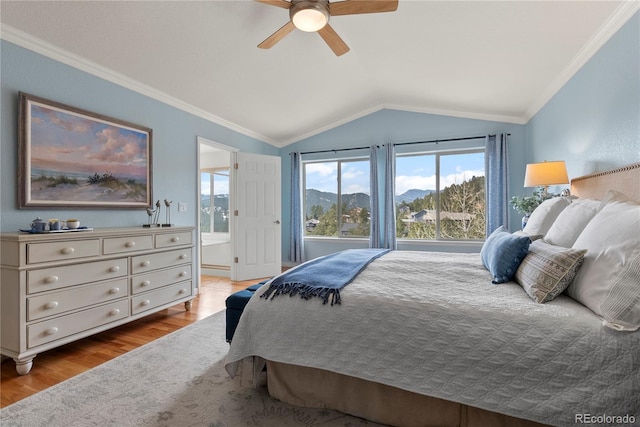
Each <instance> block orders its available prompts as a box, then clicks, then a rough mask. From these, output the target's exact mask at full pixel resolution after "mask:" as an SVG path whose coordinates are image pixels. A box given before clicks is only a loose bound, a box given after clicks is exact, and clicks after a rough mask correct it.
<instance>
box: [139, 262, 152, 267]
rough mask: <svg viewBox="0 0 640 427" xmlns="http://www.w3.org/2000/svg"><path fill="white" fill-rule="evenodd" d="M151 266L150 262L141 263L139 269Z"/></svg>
mask: <svg viewBox="0 0 640 427" xmlns="http://www.w3.org/2000/svg"><path fill="white" fill-rule="evenodd" d="M150 265H151V261H142V262H141V263H140V267H149V266H150Z"/></svg>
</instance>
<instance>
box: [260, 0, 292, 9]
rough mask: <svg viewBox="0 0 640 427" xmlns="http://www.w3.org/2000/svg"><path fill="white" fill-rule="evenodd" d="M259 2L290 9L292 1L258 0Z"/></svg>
mask: <svg viewBox="0 0 640 427" xmlns="http://www.w3.org/2000/svg"><path fill="white" fill-rule="evenodd" d="M256 1H257V2H258V3H264V4H268V5H271V6H276V7H281V8H283V9H289V8H290V7H291V2H289V1H286V0H256Z"/></svg>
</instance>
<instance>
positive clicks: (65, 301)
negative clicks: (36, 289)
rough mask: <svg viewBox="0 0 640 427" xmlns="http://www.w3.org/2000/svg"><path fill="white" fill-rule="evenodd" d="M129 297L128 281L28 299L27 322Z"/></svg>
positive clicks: (123, 279)
mask: <svg viewBox="0 0 640 427" xmlns="http://www.w3.org/2000/svg"><path fill="white" fill-rule="evenodd" d="M127 295H128V292H127V279H126V278H122V279H119V280H114V281H109V282H102V283H96V284H94V285H89V286H78V287H74V288H73V289H67V290H64V291H58V292H52V293H49V294H45V295H38V296H35V297H29V298H27V321H28V322H29V321H32V320H37V319H42V318H43V317H48V316H53V315H55V314H60V313H64V312H67V311H71V310H76V309H78V308H82V307H88V306H90V305H94V304H100V303H103V302H107V301H111V300H114V299H118V298H124V297H126V296H127Z"/></svg>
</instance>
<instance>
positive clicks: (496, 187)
mask: <svg viewBox="0 0 640 427" xmlns="http://www.w3.org/2000/svg"><path fill="white" fill-rule="evenodd" d="M484 161H485V171H486V174H487V176H486V184H485V185H486V209H487V221H486V222H487V224H486V233H487V237H489V235H490V234H491V233H492V232H493V231H494V230H495V229H496V228H498V227H500V226H501V225H504V226H505V227H506V228H507V229H508V228H509V204H508V197H509V169H508V164H509V162H508V159H507V134H506V133H502V134H499V135H488V136H487V140H486V146H485V155H484Z"/></svg>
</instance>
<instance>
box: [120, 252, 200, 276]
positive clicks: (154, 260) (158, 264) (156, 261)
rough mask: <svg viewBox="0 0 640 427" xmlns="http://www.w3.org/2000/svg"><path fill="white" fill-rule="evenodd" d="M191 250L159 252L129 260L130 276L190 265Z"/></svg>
mask: <svg viewBox="0 0 640 427" xmlns="http://www.w3.org/2000/svg"><path fill="white" fill-rule="evenodd" d="M191 253H192V248H185V249H179V250H177V251H169V252H160V253H155V254H147V255H139V256H135V257H132V258H131V274H138V273H144V272H147V271H152V270H157V269H159V268H163V267H171V266H173V265H179V264H184V263H187V262H188V263H190V262H191V259H192V258H193V257H192V256H191Z"/></svg>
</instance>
